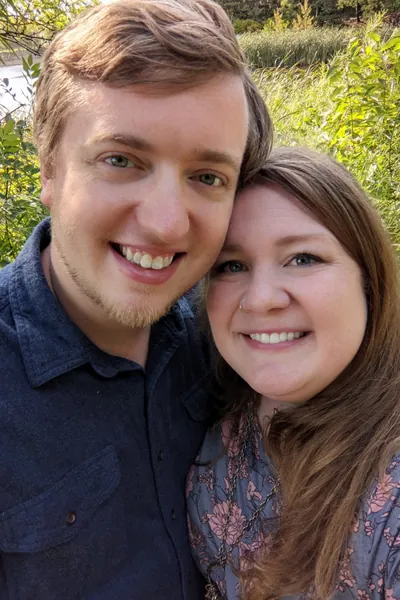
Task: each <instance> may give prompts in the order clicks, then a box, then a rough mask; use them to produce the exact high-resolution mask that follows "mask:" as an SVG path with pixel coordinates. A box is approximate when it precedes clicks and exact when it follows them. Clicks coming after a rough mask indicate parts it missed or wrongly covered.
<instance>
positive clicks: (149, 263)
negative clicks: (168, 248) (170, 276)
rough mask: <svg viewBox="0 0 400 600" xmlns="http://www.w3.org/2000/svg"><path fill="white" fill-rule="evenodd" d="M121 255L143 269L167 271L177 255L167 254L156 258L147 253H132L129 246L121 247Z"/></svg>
mask: <svg viewBox="0 0 400 600" xmlns="http://www.w3.org/2000/svg"><path fill="white" fill-rule="evenodd" d="M120 250H121V254H122V255H123V256H124V257H125V258H126V260H129V262H131V263H133V264H135V265H139V266H141V267H143V269H156V270H159V269H165V268H166V267H169V265H170V264H171V263H172V261H173V260H174V256H175V254H167V255H165V256H155V257H154V258H153V257H152V256H150V254H147V252H139V251H136V252H132V250H131V249H130V248H128V247H127V246H120Z"/></svg>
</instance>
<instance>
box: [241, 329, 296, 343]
mask: <svg viewBox="0 0 400 600" xmlns="http://www.w3.org/2000/svg"><path fill="white" fill-rule="evenodd" d="M304 335H305V334H304V333H303V332H301V331H288V332H287V333H251V334H250V337H251V339H252V340H256V341H257V342H261V343H262V344H279V343H280V342H291V341H293V340H297V339H299V338H300V337H303V336H304Z"/></svg>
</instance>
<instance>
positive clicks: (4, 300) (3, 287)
mask: <svg viewBox="0 0 400 600" xmlns="http://www.w3.org/2000/svg"><path fill="white" fill-rule="evenodd" d="M14 268H15V263H10V264H9V265H6V266H5V267H3V268H2V269H1V270H0V319H1V313H2V311H3V310H4V309H5V308H7V306H9V304H10V291H9V288H10V280H11V277H12V273H13V270H14Z"/></svg>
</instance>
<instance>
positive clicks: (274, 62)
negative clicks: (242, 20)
mask: <svg viewBox="0 0 400 600" xmlns="http://www.w3.org/2000/svg"><path fill="white" fill-rule="evenodd" d="M353 35H354V33H353V31H352V30H351V29H338V28H317V27H309V28H307V29H304V30H300V31H294V30H293V29H286V30H284V31H261V32H259V33H252V34H246V35H243V36H242V37H241V39H240V43H241V46H242V48H243V50H244V52H245V54H246V56H247V58H248V60H249V62H250V65H251V66H252V67H253V68H256V69H261V68H264V67H275V66H278V65H280V66H285V67H290V66H293V65H302V66H309V65H313V64H316V63H319V62H328V61H329V60H331V59H332V58H333V56H334V55H335V54H336V53H337V52H338V51H340V50H344V49H345V48H346V47H347V45H348V43H349V40H350V39H351V37H352V36H353Z"/></svg>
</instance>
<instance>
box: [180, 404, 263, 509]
mask: <svg viewBox="0 0 400 600" xmlns="http://www.w3.org/2000/svg"><path fill="white" fill-rule="evenodd" d="M267 462H268V461H267V458H266V456H265V453H264V450H263V446H262V439H261V432H260V430H259V427H258V425H257V423H256V422H255V421H254V420H253V416H252V415H242V416H241V417H240V418H239V419H238V420H237V421H235V420H233V419H225V420H223V421H222V422H220V423H218V424H217V425H216V426H214V427H212V428H211V429H209V430H208V432H207V434H206V437H205V439H204V442H203V445H202V447H201V449H200V452H199V454H198V456H197V458H196V460H195V462H194V464H193V465H192V467H191V469H190V471H189V474H188V479H187V488H186V494H187V496H189V495H190V494H191V493H192V491H193V490H194V489H195V492H196V494H197V495H198V494H201V493H202V492H206V493H207V495H209V494H210V492H214V494H213V503H215V501H216V500H217V499H218V498H219V499H222V498H224V499H226V497H227V496H228V495H229V491H230V488H231V484H232V481H233V480H234V481H235V483H236V485H238V486H240V487H243V485H244V483H246V482H248V481H249V480H250V479H252V478H254V477H256V478H257V474H259V473H260V469H261V471H262V472H263V475H264V473H265V469H266V465H267ZM216 495H217V496H218V498H217V497H216Z"/></svg>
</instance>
